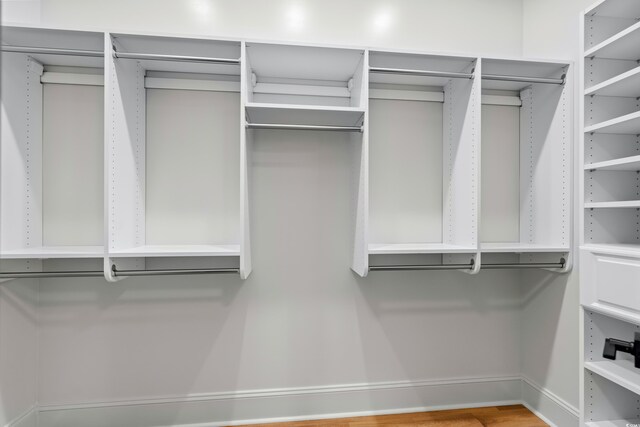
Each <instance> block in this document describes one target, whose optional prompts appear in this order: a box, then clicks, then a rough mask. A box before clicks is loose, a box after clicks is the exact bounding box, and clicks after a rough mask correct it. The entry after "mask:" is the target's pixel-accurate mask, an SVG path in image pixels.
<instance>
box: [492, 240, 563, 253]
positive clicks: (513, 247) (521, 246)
mask: <svg viewBox="0 0 640 427" xmlns="http://www.w3.org/2000/svg"><path fill="white" fill-rule="evenodd" d="M570 250H571V248H569V247H567V246H552V245H540V244H535V243H518V242H507V243H481V244H480V251H481V252H484V253H507V252H509V253H534V252H538V253H539V252H546V253H551V252H569V251H570Z"/></svg>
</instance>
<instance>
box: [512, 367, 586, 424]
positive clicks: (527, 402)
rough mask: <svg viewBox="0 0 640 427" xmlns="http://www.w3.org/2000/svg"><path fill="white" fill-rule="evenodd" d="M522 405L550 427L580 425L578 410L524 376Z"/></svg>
mask: <svg viewBox="0 0 640 427" xmlns="http://www.w3.org/2000/svg"><path fill="white" fill-rule="evenodd" d="M522 404H523V405H524V406H526V407H527V409H529V410H530V411H531V412H533V413H534V414H535V415H536V416H537V417H538V418H540V419H542V420H543V421H544V422H546V423H547V424H549V425H550V426H551V427H578V425H579V423H580V410H579V409H578V408H576V407H575V406H573V405H571V404H570V403H569V402H567V401H566V400H564V399H562V398H561V397H559V396H558V395H557V394H555V393H553V392H552V391H550V390H548V389H546V388H545V387H542V386H540V385H539V384H537V383H536V382H534V381H532V380H531V379H529V378H527V377H524V376H523V377H522Z"/></svg>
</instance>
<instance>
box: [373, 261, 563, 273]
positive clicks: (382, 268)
mask: <svg viewBox="0 0 640 427" xmlns="http://www.w3.org/2000/svg"><path fill="white" fill-rule="evenodd" d="M565 264H566V261H565V259H564V258H562V259H561V260H560V262H558V263H551V262H540V263H532V262H527V263H518V264H516V263H509V264H481V265H480V270H483V269H487V270H498V269H504V270H508V269H521V268H564V266H565ZM472 268H473V263H472V264H436V265H375V266H370V267H369V271H404V270H407V271H408V270H470V269H472Z"/></svg>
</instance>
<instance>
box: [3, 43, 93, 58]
mask: <svg viewBox="0 0 640 427" xmlns="http://www.w3.org/2000/svg"><path fill="white" fill-rule="evenodd" d="M2 51H3V52H15V53H31V54H34V55H38V54H40V55H68V56H91V57H96V58H102V57H103V56H104V53H103V52H102V51H99V50H81V49H57V48H53V47H31V46H9V45H2Z"/></svg>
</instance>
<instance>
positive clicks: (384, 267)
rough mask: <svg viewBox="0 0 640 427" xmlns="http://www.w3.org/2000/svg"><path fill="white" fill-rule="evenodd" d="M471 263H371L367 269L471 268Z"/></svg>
mask: <svg viewBox="0 0 640 427" xmlns="http://www.w3.org/2000/svg"><path fill="white" fill-rule="evenodd" d="M472 268H473V264H434V265H372V266H370V267H369V271H404V270H471V269H472Z"/></svg>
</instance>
